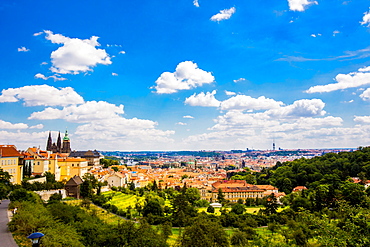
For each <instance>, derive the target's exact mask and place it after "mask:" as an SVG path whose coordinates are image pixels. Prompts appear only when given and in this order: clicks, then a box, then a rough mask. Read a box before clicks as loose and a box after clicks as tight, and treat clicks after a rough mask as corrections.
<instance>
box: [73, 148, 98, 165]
mask: <svg viewBox="0 0 370 247" xmlns="http://www.w3.org/2000/svg"><path fill="white" fill-rule="evenodd" d="M69 157H71V158H83V159H86V160H87V163H88V165H89V166H97V165H99V164H100V159H102V158H104V156H103V155H102V154H101V153H99V152H98V151H96V150H94V151H92V150H88V151H71V153H70V154H69Z"/></svg>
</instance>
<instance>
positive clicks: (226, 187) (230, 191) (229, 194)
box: [210, 180, 265, 202]
mask: <svg viewBox="0 0 370 247" xmlns="http://www.w3.org/2000/svg"><path fill="white" fill-rule="evenodd" d="M220 189H221V190H222V193H223V195H224V197H225V199H226V200H229V201H231V202H237V201H238V199H242V200H245V199H247V198H254V199H257V198H262V197H264V192H265V190H263V189H260V188H258V187H257V186H256V185H253V184H248V183H247V182H246V181H245V180H220V181H217V182H215V183H213V184H212V190H211V194H212V195H211V198H210V199H211V201H213V202H215V201H217V196H218V191H219V190H220Z"/></svg>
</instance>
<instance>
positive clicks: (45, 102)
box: [0, 85, 84, 106]
mask: <svg viewBox="0 0 370 247" xmlns="http://www.w3.org/2000/svg"><path fill="white" fill-rule="evenodd" d="M19 100H23V101H24V104H25V105H26V106H58V105H59V106H66V105H71V104H81V103H83V102H84V100H83V98H82V97H81V96H80V95H79V94H77V93H76V92H75V91H74V90H73V88H71V87H65V88H60V89H58V88H55V87H52V86H48V85H33V86H24V87H20V88H8V89H3V90H2V91H1V95H0V103H3V102H17V101H19Z"/></svg>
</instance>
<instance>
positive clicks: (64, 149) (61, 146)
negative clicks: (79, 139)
mask: <svg viewBox="0 0 370 247" xmlns="http://www.w3.org/2000/svg"><path fill="white" fill-rule="evenodd" d="M46 151H51V152H53V153H66V154H69V153H71V140H70V139H69V137H68V131H67V130H66V132H65V134H64V138H63V143H62V141H61V138H60V132H59V135H58V140H57V143H55V142H54V143H53V141H52V138H51V132H49V138H48V141H47V144H46Z"/></svg>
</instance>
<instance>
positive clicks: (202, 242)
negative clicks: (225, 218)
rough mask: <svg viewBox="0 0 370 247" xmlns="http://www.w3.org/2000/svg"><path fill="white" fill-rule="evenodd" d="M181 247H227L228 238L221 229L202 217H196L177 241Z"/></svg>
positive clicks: (215, 223) (217, 224)
mask: <svg viewBox="0 0 370 247" xmlns="http://www.w3.org/2000/svg"><path fill="white" fill-rule="evenodd" d="M178 244H179V246H181V247H194V246H197V247H212V246H214V247H216V246H217V247H227V246H229V242H228V237H227V234H226V232H225V231H224V229H223V227H222V226H221V225H220V224H219V223H217V222H213V221H210V220H208V219H206V218H203V217H198V218H197V219H196V220H195V221H194V222H193V223H192V224H191V226H188V227H186V228H185V231H184V232H183V234H182V235H181V236H180V237H179V239H178Z"/></svg>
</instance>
